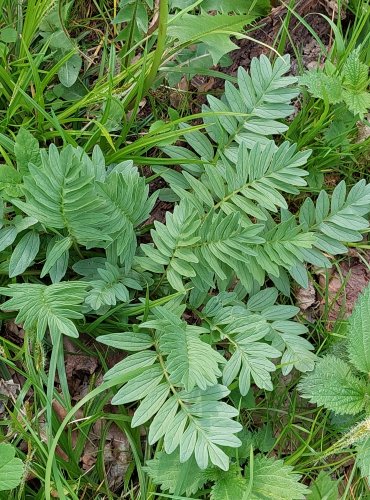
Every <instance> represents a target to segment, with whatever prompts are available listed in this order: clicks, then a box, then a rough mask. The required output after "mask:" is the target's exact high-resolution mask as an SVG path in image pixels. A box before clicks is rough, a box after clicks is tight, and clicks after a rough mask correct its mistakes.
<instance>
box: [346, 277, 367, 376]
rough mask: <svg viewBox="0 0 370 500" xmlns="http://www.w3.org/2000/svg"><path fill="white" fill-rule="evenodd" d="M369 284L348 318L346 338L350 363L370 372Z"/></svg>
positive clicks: (358, 368)
mask: <svg viewBox="0 0 370 500" xmlns="http://www.w3.org/2000/svg"><path fill="white" fill-rule="evenodd" d="M369 335H370V286H368V287H366V288H365V290H364V292H363V293H362V294H361V295H360V296H359V298H358V299H357V301H356V304H355V307H354V309H353V311H352V314H351V316H350V319H349V325H348V331H347V339H348V354H349V358H350V360H351V363H352V364H353V365H354V366H355V367H356V369H357V370H359V371H360V372H363V373H366V374H369V373H370V342H369Z"/></svg>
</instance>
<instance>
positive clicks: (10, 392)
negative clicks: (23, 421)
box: [0, 378, 21, 401]
mask: <svg viewBox="0 0 370 500" xmlns="http://www.w3.org/2000/svg"><path fill="white" fill-rule="evenodd" d="M20 390H21V386H20V385H19V384H16V383H15V382H14V381H13V379H12V378H11V379H9V380H4V379H2V378H1V379H0V396H5V398H6V399H11V400H12V401H15V399H16V397H17V393H18V392H19V391H20Z"/></svg>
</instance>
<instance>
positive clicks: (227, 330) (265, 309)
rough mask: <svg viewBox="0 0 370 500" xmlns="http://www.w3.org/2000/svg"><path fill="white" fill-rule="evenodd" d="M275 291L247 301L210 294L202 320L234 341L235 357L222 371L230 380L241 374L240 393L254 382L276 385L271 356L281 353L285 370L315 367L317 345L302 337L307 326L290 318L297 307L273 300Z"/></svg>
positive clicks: (216, 334) (221, 336) (222, 337)
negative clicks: (273, 383) (314, 351)
mask: <svg viewBox="0 0 370 500" xmlns="http://www.w3.org/2000/svg"><path fill="white" fill-rule="evenodd" d="M277 295H278V293H277V290H276V289H266V290H263V291H261V292H259V293H258V294H256V295H255V296H254V297H252V298H251V299H250V300H249V301H248V302H247V304H246V305H245V304H243V302H241V301H238V300H236V296H235V295H234V294H231V293H229V294H227V293H223V294H219V295H218V296H217V297H214V298H212V299H211V300H210V301H209V302H208V303H207V305H206V307H205V308H204V309H203V311H202V315H201V317H202V318H203V320H204V325H207V326H208V328H209V331H210V332H211V333H212V335H213V337H214V338H215V337H216V338H217V339H219V340H225V339H227V340H228V342H229V344H230V352H231V354H232V356H231V357H230V359H229V360H228V361H227V363H226V365H225V368H224V370H223V383H224V384H225V385H229V384H231V382H232V381H233V380H234V379H235V378H236V377H238V378H239V390H240V393H241V394H242V395H245V394H247V393H248V391H249V389H250V384H251V381H253V382H254V383H255V384H256V385H257V386H258V387H260V388H263V389H267V390H272V388H273V387H272V382H271V377H270V372H272V371H275V369H276V367H275V365H274V363H272V362H271V361H270V360H269V358H272V359H273V358H277V357H281V356H282V360H281V363H282V365H283V373H284V374H285V375H287V374H288V373H289V372H290V371H291V369H292V368H293V366H296V367H297V368H298V369H299V370H301V371H310V370H312V368H313V366H314V360H315V356H314V355H313V354H312V353H311V350H312V349H313V347H312V345H311V344H310V343H309V342H308V341H307V340H306V339H304V338H302V337H301V335H302V334H304V333H305V332H306V331H307V329H306V328H305V327H304V326H303V325H299V324H298V323H296V322H292V321H288V320H289V319H290V318H292V317H293V316H295V315H296V314H297V312H298V309H297V308H295V307H292V306H278V305H275V301H276V299H277ZM266 341H271V342H272V345H269V344H268V343H266Z"/></svg>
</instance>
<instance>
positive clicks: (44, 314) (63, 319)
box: [0, 281, 86, 340]
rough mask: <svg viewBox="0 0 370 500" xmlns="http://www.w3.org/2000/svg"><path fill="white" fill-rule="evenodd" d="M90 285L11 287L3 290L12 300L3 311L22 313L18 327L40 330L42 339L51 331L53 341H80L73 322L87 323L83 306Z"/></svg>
mask: <svg viewBox="0 0 370 500" xmlns="http://www.w3.org/2000/svg"><path fill="white" fill-rule="evenodd" d="M85 290H86V283H82V282H78V281H65V282H63V283H55V284H52V285H49V286H47V285H39V284H31V283H23V284H11V285H9V286H8V287H1V288H0V294H1V295H5V296H8V297H11V298H10V299H9V300H7V301H6V302H4V303H3V304H2V310H6V311H19V312H18V314H17V317H16V319H15V321H16V323H22V324H23V327H24V328H25V329H31V330H36V331H37V335H38V338H39V339H42V338H43V337H44V335H45V332H46V329H47V327H48V328H49V331H50V334H51V336H52V339H53V340H54V339H56V338H58V336H59V335H61V334H65V335H68V336H70V337H78V330H77V328H76V325H75V324H74V322H73V321H72V320H73V319H83V315H82V314H81V312H80V310H81V304H82V303H83V301H84V299H85V294H86V292H85Z"/></svg>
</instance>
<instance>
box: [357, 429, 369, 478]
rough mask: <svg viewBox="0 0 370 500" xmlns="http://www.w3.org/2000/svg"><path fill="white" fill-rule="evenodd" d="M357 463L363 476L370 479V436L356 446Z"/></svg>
mask: <svg viewBox="0 0 370 500" xmlns="http://www.w3.org/2000/svg"><path fill="white" fill-rule="evenodd" d="M356 452H357V453H356V464H357V466H358V467H359V468H360V472H361V475H362V477H365V478H366V479H367V481H370V437H368V438H367V439H364V440H363V441H362V442H361V443H360V444H358V445H357V446H356Z"/></svg>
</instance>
